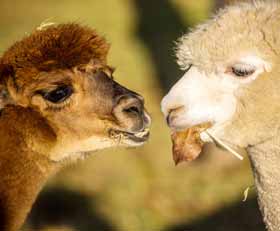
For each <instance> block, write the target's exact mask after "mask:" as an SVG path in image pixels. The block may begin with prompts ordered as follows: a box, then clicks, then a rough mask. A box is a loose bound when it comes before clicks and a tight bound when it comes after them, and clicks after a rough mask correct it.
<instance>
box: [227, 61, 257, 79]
mask: <svg viewBox="0 0 280 231" xmlns="http://www.w3.org/2000/svg"><path fill="white" fill-rule="evenodd" d="M255 71H256V67H255V66H252V65H249V64H244V63H240V64H235V65H234V66H232V67H231V68H229V70H228V71H227V73H230V74H231V75H233V76H234V77H237V78H246V77H249V76H251V75H252V74H254V73H255Z"/></svg>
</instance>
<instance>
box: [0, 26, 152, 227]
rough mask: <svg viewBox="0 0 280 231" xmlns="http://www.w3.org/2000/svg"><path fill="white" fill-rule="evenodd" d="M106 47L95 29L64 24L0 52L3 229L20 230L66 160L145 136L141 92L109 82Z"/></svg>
mask: <svg viewBox="0 0 280 231" xmlns="http://www.w3.org/2000/svg"><path fill="white" fill-rule="evenodd" d="M108 49H109V45H108V43H107V42H106V41H105V40H104V38H102V37H100V36H99V35H97V34H96V32H95V31H94V30H92V29H90V28H87V27H83V26H80V25H77V24H62V25H57V26H50V27H48V28H46V29H43V30H40V31H34V32H33V33H31V34H30V35H29V36H27V37H26V38H24V39H23V40H21V41H19V42H16V43H15V44H14V45H13V46H12V47H10V48H9V49H8V50H7V51H6V52H5V53H4V55H3V57H2V58H1V60H0V104H1V107H2V110H1V115H0V136H1V139H0V177H1V184H0V230H1V231H17V230H18V229H19V228H20V226H21V225H22V223H23V222H24V220H25V217H26V216H27V214H28V212H29V210H30V209H31V206H32V204H33V202H34V200H35V199H36V196H37V194H38V193H39V191H40V189H41V188H42V187H43V185H44V183H45V181H46V180H47V179H48V178H49V176H51V175H52V174H54V173H55V172H56V171H57V170H58V169H59V168H60V167H62V166H63V165H64V164H65V163H66V162H69V161H73V160H76V159H79V158H83V157H84V156H85V154H88V153H89V152H93V151H96V150H99V149H103V148H107V147H112V146H120V145H122V146H139V145H141V144H143V143H144V142H145V140H146V139H147V138H148V133H147V132H143V130H144V131H147V130H145V129H147V127H148V126H149V123H150V119H149V117H148V116H147V114H146V112H145V111H144V105H143V104H144V102H143V98H142V97H141V96H140V95H138V94H137V93H135V92H132V91H130V90H128V89H127V88H124V87H122V86H121V85H119V84H118V83H117V82H115V81H114V80H113V78H112V74H113V70H112V68H110V67H109V66H108V65H107V63H106V57H107V53H108ZM65 89H68V91H64V90H65ZM53 92H55V93H53ZM57 92H58V93H57ZM69 92H70V93H71V94H68V93H69ZM49 94H50V95H52V94H53V95H54V96H52V97H57V95H58V96H59V95H63V94H65V96H66V98H62V100H61V101H60V100H58V101H52V100H50V99H49V98H48V97H46V95H49ZM66 160H68V161H66Z"/></svg>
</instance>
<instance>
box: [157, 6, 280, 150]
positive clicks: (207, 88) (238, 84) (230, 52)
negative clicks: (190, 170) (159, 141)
mask: <svg viewBox="0 0 280 231" xmlns="http://www.w3.org/2000/svg"><path fill="white" fill-rule="evenodd" d="M279 24H280V5H279V4H277V3H276V2H272V1H270V2H269V3H268V2H267V1H266V2H260V1H254V2H252V3H241V4H237V5H233V6H229V7H227V8H225V9H224V10H221V11H220V12H219V13H218V14H217V16H215V17H214V18H213V19H212V20H210V21H208V22H207V23H205V24H203V25H200V26H198V27H197V28H196V29H195V30H193V31H192V32H191V33H190V34H188V35H185V36H183V37H182V38H181V39H180V40H179V42H178V47H177V50H176V52H177V53H176V54H177V58H178V64H179V65H180V66H181V68H182V70H184V71H185V74H184V75H183V77H182V78H181V79H180V80H179V81H178V82H177V83H176V84H175V85H174V86H173V87H172V89H171V90H170V92H169V93H168V94H167V95H166V96H165V97H164V99H163V100H162V111H163V113H164V115H165V116H166V118H167V120H168V123H169V126H170V127H171V129H173V130H181V129H185V128H189V127H192V126H194V125H197V124H201V123H204V122H212V123H213V127H212V128H210V130H211V132H212V134H215V135H216V136H217V137H219V138H221V139H223V140H224V141H228V142H229V143H232V144H234V145H237V146H240V147H244V148H246V147H248V146H251V145H252V146H254V145H256V144H258V143H260V142H263V141H265V140H266V139H269V138H271V137H273V136H275V134H276V132H277V131H278V128H279V125H280V90H279V89H280V65H279V64H280V57H279V54H280V30H279Z"/></svg>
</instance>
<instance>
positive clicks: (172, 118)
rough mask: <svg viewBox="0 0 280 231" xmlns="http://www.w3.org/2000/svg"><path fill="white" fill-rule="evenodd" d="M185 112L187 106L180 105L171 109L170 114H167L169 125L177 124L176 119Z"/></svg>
mask: <svg viewBox="0 0 280 231" xmlns="http://www.w3.org/2000/svg"><path fill="white" fill-rule="evenodd" d="M183 112H185V106H178V107H175V108H171V109H169V110H168V114H167V115H166V122H167V124H168V126H169V127H173V126H174V125H175V124H176V120H177V119H178V117H179V116H180V115H181V114H182V113H183Z"/></svg>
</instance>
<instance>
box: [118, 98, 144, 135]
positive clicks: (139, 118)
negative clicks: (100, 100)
mask: <svg viewBox="0 0 280 231" xmlns="http://www.w3.org/2000/svg"><path fill="white" fill-rule="evenodd" d="M113 114H114V116H115V117H116V119H117V120H118V122H119V124H120V125H121V126H122V127H123V128H125V129H126V130H127V131H129V132H138V131H141V130H143V129H144V127H145V125H146V123H147V119H146V118H145V117H146V115H145V112H144V100H143V97H142V96H139V95H138V94H131V93H130V94H125V95H121V96H119V97H118V99H117V102H116V105H115V107H114V109H113Z"/></svg>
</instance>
